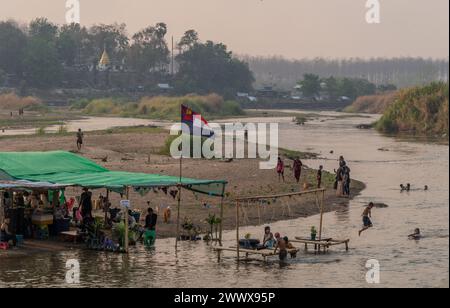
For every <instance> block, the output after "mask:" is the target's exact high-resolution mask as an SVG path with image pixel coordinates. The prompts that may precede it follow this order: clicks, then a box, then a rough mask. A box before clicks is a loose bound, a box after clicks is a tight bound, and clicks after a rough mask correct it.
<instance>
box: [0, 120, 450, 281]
mask: <svg viewBox="0 0 450 308" xmlns="http://www.w3.org/2000/svg"><path fill="white" fill-rule="evenodd" d="M322 115H323V116H330V117H327V118H326V119H327V120H326V121H323V119H324V118H321V119H317V120H313V121H310V122H308V123H307V124H306V125H305V126H297V125H294V124H293V123H292V120H291V119H290V118H277V119H276V120H277V121H278V122H280V143H281V146H282V147H285V148H289V149H293V150H302V151H312V152H317V153H321V156H322V157H323V159H320V160H311V161H305V162H306V163H307V164H308V165H309V166H311V167H315V168H316V167H318V165H319V164H322V165H324V167H325V169H326V170H330V171H332V170H333V168H335V166H336V163H337V161H336V159H337V157H338V156H339V155H343V156H344V157H345V159H346V160H347V162H348V164H349V165H350V168H351V170H352V177H353V178H355V179H358V180H361V181H363V182H365V183H366V184H367V189H365V190H364V191H363V192H362V194H361V195H359V196H357V197H356V198H355V199H354V200H352V201H351V202H350V206H348V207H343V208H342V209H341V210H339V211H337V212H332V213H328V214H325V217H324V223H325V226H324V237H334V238H350V240H351V241H350V251H349V252H345V251H343V250H341V248H334V249H332V250H331V252H330V253H329V254H326V255H314V254H305V253H303V252H301V253H300V254H299V255H298V257H297V259H295V260H289V261H288V262H287V263H286V264H280V263H279V262H277V260H276V259H274V260H271V261H269V262H268V263H267V264H264V263H262V262H259V261H248V262H240V263H238V262H236V260H235V259H234V258H233V253H228V254H226V255H227V256H228V257H226V258H224V259H222V261H221V262H220V263H219V262H218V261H217V256H216V254H215V253H214V252H213V251H212V250H211V248H210V247H209V246H207V245H206V244H204V243H201V242H199V243H187V242H183V243H181V244H180V247H179V252H178V257H176V256H175V253H174V242H175V241H174V239H162V240H158V242H157V248H156V249H155V250H150V251H148V250H145V249H144V248H142V247H137V248H133V249H132V251H131V253H130V254H129V255H115V254H108V253H99V252H91V251H78V250H77V251H68V252H62V253H51V254H50V253H43V254H38V255H32V256H29V257H20V258H4V259H0V287H20V286H33V287H47V286H49V287H56V286H58V287H61V286H62V287H65V286H68V287H70V286H69V285H66V284H65V273H66V272H65V264H66V261H67V260H68V259H77V260H79V262H80V266H81V284H80V285H78V286H81V287H109V286H113V287H130V286H135V287H276V288H279V287H281V288H283V287H449V171H448V168H449V162H448V158H449V147H448V146H446V145H437V144H432V143H418V142H410V141H404V140H398V139H395V138H388V137H385V136H382V135H380V134H379V133H377V132H376V131H373V130H360V129H357V128H355V126H356V125H357V124H363V123H371V122H373V121H374V120H375V119H376V118H377V116H370V117H367V116H361V117H339V116H340V115H341V114H338V113H322ZM333 116H338V117H333ZM273 120H275V119H264V121H273ZM241 121H245V120H241ZM379 149H384V150H383V151H381V150H379ZM331 151H333V153H330V152H331ZM407 182H409V183H411V184H412V187H413V190H412V191H411V192H408V193H406V192H404V193H401V192H400V190H399V184H400V183H407ZM424 185H428V186H429V187H430V189H429V191H424V190H423V189H422V188H423V187H424ZM370 201H374V202H380V203H385V204H388V205H389V207H388V208H382V209H381V208H380V209H378V208H376V209H374V210H373V222H374V228H373V229H371V230H368V231H366V232H365V233H363V235H362V236H361V237H358V232H357V231H358V229H359V228H360V227H361V212H362V210H363V207H364V205H365V204H367V203H368V202H370ZM318 223H319V218H318V217H317V216H313V217H309V218H300V219H295V220H290V221H283V222H278V223H275V224H272V229H273V230H274V231H277V232H280V233H282V234H286V235H289V236H290V237H291V238H292V237H294V236H307V235H308V233H309V229H310V228H311V226H313V225H315V226H317V225H318ZM416 227H418V228H420V229H421V230H422V233H423V235H424V237H423V239H422V240H420V241H411V240H408V239H407V235H408V234H410V233H412V232H413V230H414V229H415V228H416ZM241 232H242V233H241V234H245V233H251V234H253V235H257V234H260V233H261V232H262V227H261V226H258V227H247V228H244V229H243V230H241ZM225 238H226V242H227V243H226V244H229V245H232V244H233V243H234V239H235V232H234V231H231V232H226V233H225ZM369 259H375V260H377V261H378V262H379V264H380V283H379V284H368V283H367V281H366V273H367V271H368V269H367V268H366V262H367V261H368V260H369Z"/></svg>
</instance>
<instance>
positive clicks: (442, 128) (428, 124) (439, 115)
mask: <svg viewBox="0 0 450 308" xmlns="http://www.w3.org/2000/svg"><path fill="white" fill-rule="evenodd" d="M396 96H397V97H396V99H395V101H394V102H393V103H392V104H390V106H389V107H388V108H387V109H386V111H385V112H384V114H383V116H382V118H381V119H380V120H379V121H378V122H377V124H376V126H375V127H376V128H377V129H378V130H379V131H381V132H385V133H400V132H406V133H412V134H415V135H427V136H445V137H446V138H448V125H449V123H448V112H449V110H448V83H443V82H435V83H431V84H429V85H427V86H424V87H415V88H410V89H404V90H400V91H399V92H398V93H397V94H396Z"/></svg>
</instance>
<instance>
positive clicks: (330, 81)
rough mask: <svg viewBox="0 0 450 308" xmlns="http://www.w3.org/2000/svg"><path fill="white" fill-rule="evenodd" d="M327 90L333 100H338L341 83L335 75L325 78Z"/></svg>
mask: <svg viewBox="0 0 450 308" xmlns="http://www.w3.org/2000/svg"><path fill="white" fill-rule="evenodd" d="M324 82H325V84H326V90H327V92H328V95H329V97H330V100H331V101H336V100H337V99H338V98H339V83H338V80H337V79H336V78H334V77H333V76H331V77H329V78H325V79H324Z"/></svg>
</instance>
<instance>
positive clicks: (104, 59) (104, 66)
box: [98, 48, 111, 70]
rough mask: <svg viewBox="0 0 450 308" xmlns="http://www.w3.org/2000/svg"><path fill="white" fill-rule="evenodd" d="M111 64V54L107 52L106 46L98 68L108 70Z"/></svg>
mask: <svg viewBox="0 0 450 308" xmlns="http://www.w3.org/2000/svg"><path fill="white" fill-rule="evenodd" d="M110 64H111V60H110V59H109V55H108V53H107V52H106V48H105V49H103V54H102V57H101V58H100V61H99V62H98V68H99V69H100V70H106V69H108V67H109V65H110Z"/></svg>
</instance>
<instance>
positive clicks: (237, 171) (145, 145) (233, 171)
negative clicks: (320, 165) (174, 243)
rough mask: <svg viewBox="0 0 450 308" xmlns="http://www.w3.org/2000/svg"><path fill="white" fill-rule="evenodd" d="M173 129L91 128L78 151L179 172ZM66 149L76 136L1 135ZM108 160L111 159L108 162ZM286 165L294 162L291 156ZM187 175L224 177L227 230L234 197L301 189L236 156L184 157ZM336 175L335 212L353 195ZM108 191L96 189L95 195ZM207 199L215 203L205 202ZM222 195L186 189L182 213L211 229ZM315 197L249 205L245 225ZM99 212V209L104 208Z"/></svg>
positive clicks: (309, 207) (14, 145)
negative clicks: (169, 142)
mask: <svg viewBox="0 0 450 308" xmlns="http://www.w3.org/2000/svg"><path fill="white" fill-rule="evenodd" d="M167 137H168V133H167V132H166V131H164V130H162V129H142V128H135V129H118V130H108V131H106V132H104V131H103V132H91V133H87V134H86V140H85V147H84V148H83V149H82V151H81V152H80V153H78V154H79V155H82V156H84V157H86V158H89V159H92V160H93V161H95V162H96V163H99V164H101V165H103V166H105V167H106V168H109V169H111V170H123V171H135V172H146V173H159V174H165V175H178V172H179V161H178V160H175V159H172V158H171V157H167V156H162V155H159V154H158V153H159V152H160V150H161V148H163V147H164V144H165V141H166V139H167ZM50 150H65V151H73V152H76V149H75V138H74V136H73V135H71V134H67V135H55V134H47V135H43V136H20V137H4V138H1V139H0V151H50ZM104 160H106V161H104ZM286 165H287V166H288V167H289V166H290V165H292V161H290V160H288V159H286ZM183 173H184V174H183V175H184V176H185V177H191V178H203V179H225V180H227V181H228V182H229V185H228V187H227V190H226V192H227V198H226V199H225V211H224V228H225V229H226V230H231V229H234V227H235V211H234V202H233V200H234V198H235V197H237V196H251V195H261V194H276V193H286V192H291V191H298V190H300V189H302V188H301V187H299V185H298V184H296V183H295V181H294V177H293V175H292V171H291V170H290V169H288V170H287V172H286V183H280V182H279V181H278V179H277V176H276V174H275V171H274V170H260V169H259V161H258V160H250V159H244V160H234V161H232V162H224V161H219V160H185V161H184V165H183ZM315 175H316V171H315V170H312V169H308V168H305V169H304V170H303V172H302V179H301V186H302V187H303V183H305V182H306V183H310V184H311V185H314V184H315ZM333 182H334V179H333V176H332V175H331V174H327V175H325V176H324V184H325V187H326V188H327V192H326V195H325V210H326V211H335V210H338V209H340V208H342V207H346V206H348V199H343V198H337V197H336V196H335V191H334V190H333ZM352 186H353V189H352V197H353V196H354V195H356V194H359V193H360V191H361V190H362V189H364V187H365V186H364V184H363V183H361V182H358V181H355V180H353V181H352ZM79 193H80V190H79V189H70V190H68V192H67V195H68V196H69V197H70V196H75V195H76V194H79ZM100 193H103V194H105V192H104V191H95V192H94V196H98V195H99V194H100ZM119 200H120V196H119V195H117V194H113V196H112V203H113V206H114V205H118V202H119ZM131 201H132V205H133V207H134V208H136V209H140V210H142V211H145V209H146V207H147V201H150V202H151V205H152V206H153V207H156V206H158V205H160V204H164V205H169V206H171V207H172V208H173V209H175V207H176V200H174V199H173V198H172V197H171V196H170V195H166V194H165V193H164V192H162V191H159V192H156V193H155V192H150V193H149V194H147V195H146V196H144V197H141V196H140V195H139V194H137V193H132V194H131ZM204 203H207V204H209V205H210V208H205V207H203V204H204ZM283 203H284V204H288V205H289V206H290V209H291V213H290V214H289V213H288V212H287V211H283ZM219 204H220V200H219V199H217V198H211V197H209V196H203V195H195V194H193V193H192V192H189V191H183V204H182V208H181V217H182V218H184V217H189V218H190V219H191V220H192V221H193V222H194V223H195V224H197V225H199V226H201V227H202V229H204V230H207V224H206V223H205V219H206V218H207V217H208V214H209V213H217V214H218V213H219ZM318 211H319V209H318V208H317V207H316V205H315V202H314V199H313V197H302V198H301V199H300V198H299V199H297V198H293V199H288V200H286V201H285V202H282V201H281V200H280V201H279V202H275V203H273V202H272V203H271V204H270V205H267V206H266V207H265V208H264V210H262V211H261V214H260V215H261V216H259V215H258V210H257V205H256V204H249V205H248V207H247V210H246V211H245V214H246V216H247V218H246V219H244V221H243V224H245V225H258V224H260V223H261V224H268V223H270V222H274V221H279V220H287V219H293V218H298V217H304V216H310V215H315V214H317V213H318ZM174 212H175V211H173V214H172V220H171V222H170V223H169V224H164V223H162V221H160V223H159V225H158V235H159V237H173V236H174V235H175V234H176V223H175V213H174ZM99 214H100V213H99Z"/></svg>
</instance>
